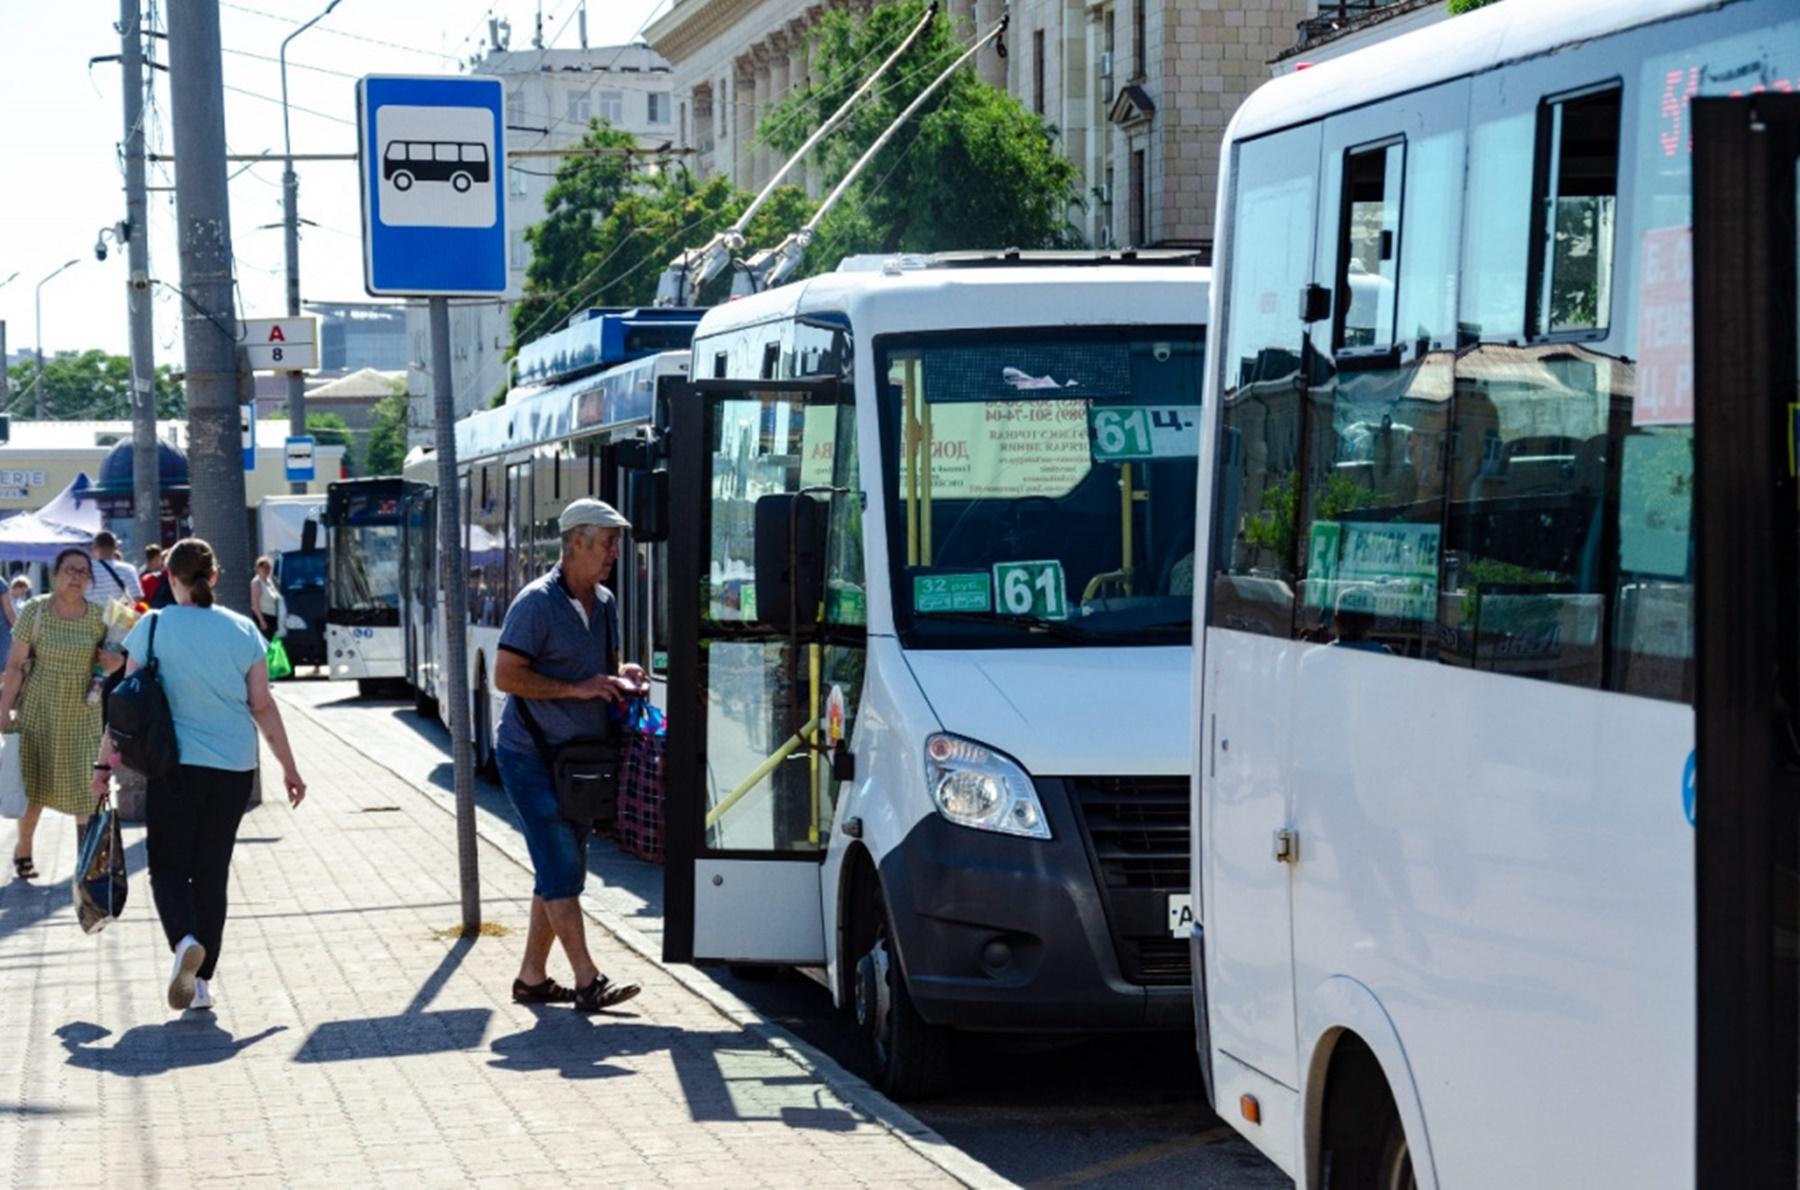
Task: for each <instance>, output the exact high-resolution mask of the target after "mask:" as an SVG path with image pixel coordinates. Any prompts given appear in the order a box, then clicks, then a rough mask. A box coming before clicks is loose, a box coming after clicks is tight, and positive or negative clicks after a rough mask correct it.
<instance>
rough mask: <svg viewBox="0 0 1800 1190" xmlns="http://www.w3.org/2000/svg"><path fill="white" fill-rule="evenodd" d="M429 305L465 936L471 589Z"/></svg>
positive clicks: (476, 916) (446, 370) (446, 385)
mask: <svg viewBox="0 0 1800 1190" xmlns="http://www.w3.org/2000/svg"><path fill="white" fill-rule="evenodd" d="M430 301H431V404H432V412H433V421H434V423H435V424H434V427H433V434H434V436H435V438H436V441H437V524H438V567H439V570H438V576H439V579H440V580H441V582H442V584H443V588H444V668H443V671H442V678H443V683H444V684H443V686H442V687H440V688H441V689H444V690H446V692H447V693H446V695H445V702H444V704H443V705H444V706H445V707H446V709H448V710H449V712H450V717H449V718H450V755H451V757H452V759H453V760H454V762H455V766H454V767H455V772H456V861H457V869H458V872H459V875H460V877H461V882H462V925H463V935H464V936H465V937H469V936H472V935H473V934H474V933H475V931H477V930H479V929H480V928H481V874H480V872H479V871H478V870H477V865H476V857H475V772H474V766H473V758H472V756H471V755H470V752H469V642H468V624H469V587H468V583H467V581H466V576H467V574H468V570H467V568H466V567H464V565H463V557H462V536H461V534H460V533H459V532H458V530H459V529H460V528H461V526H462V489H461V488H460V487H459V486H458V483H457V476H456V404H455V400H454V397H453V395H452V393H451V389H450V300H449V299H448V298H442V297H434V298H432V299H430Z"/></svg>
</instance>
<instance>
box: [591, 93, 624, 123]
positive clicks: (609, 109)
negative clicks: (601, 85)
mask: <svg viewBox="0 0 1800 1190" xmlns="http://www.w3.org/2000/svg"><path fill="white" fill-rule="evenodd" d="M594 114H595V115H596V116H599V117H600V118H601V119H602V120H606V121H609V122H611V123H613V124H623V123H624V122H625V93H624V92H623V91H599V92H596V93H595V95H594Z"/></svg>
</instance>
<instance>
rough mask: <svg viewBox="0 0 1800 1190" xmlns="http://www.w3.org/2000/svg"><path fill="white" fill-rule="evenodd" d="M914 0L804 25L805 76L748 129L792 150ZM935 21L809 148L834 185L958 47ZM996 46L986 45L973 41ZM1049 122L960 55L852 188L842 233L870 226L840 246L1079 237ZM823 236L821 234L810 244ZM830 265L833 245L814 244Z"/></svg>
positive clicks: (1010, 243)
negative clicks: (797, 89) (856, 205)
mask: <svg viewBox="0 0 1800 1190" xmlns="http://www.w3.org/2000/svg"><path fill="white" fill-rule="evenodd" d="M924 11H925V5H924V0H901V2H899V3H893V4H883V5H880V6H878V7H876V8H875V9H874V10H873V11H871V12H870V13H869V14H868V15H867V16H866V17H864V18H862V19H861V20H858V19H856V18H855V17H853V16H851V14H850V13H849V12H846V11H844V10H841V9H838V10H828V11H827V12H826V14H825V16H824V19H823V20H822V21H821V22H820V23H819V25H818V26H817V27H816V28H815V30H814V32H813V39H814V44H813V54H814V58H813V85H812V87H810V88H809V89H808V90H806V91H804V92H801V93H799V94H796V95H794V96H792V97H791V98H789V99H788V100H787V101H786V102H784V103H781V104H779V105H777V106H776V107H775V109H774V110H773V111H772V112H770V114H769V115H768V117H767V118H766V119H764V120H763V122H762V125H761V127H760V129H759V133H758V134H759V136H760V137H761V138H762V139H763V140H764V141H765V142H767V143H768V144H770V145H773V146H774V147H775V148H776V149H778V150H780V151H781V152H783V153H791V152H793V151H794V150H795V149H798V148H799V147H800V145H801V144H802V143H803V142H804V141H805V139H806V137H807V136H809V135H810V134H811V133H812V131H813V129H815V128H817V127H818V126H819V125H820V124H822V123H823V122H824V121H825V120H826V119H827V118H829V117H830V115H831V114H832V113H833V112H835V111H836V110H837V109H838V108H839V107H840V106H842V105H843V103H844V101H845V100H847V99H848V98H849V97H850V95H851V94H852V93H853V92H854V91H855V90H856V88H857V87H858V86H860V85H861V84H862V82H863V80H864V78H865V77H866V75H867V74H868V72H869V70H870V69H872V64H873V63H876V62H880V61H882V60H883V59H884V58H885V57H886V56H887V55H888V54H889V53H891V52H892V51H893V48H894V47H895V46H897V45H898V44H899V43H900V42H901V41H902V40H904V39H905V37H906V35H907V33H908V32H909V31H910V30H911V29H912V28H913V26H914V25H916V24H917V23H918V21H919V18H920V17H921V16H922V15H923V14H924ZM962 32H965V31H964V30H957V29H953V28H952V26H951V23H950V22H949V21H948V20H945V19H941V18H940V19H938V20H935V21H933V22H932V24H931V26H930V27H929V28H928V29H927V30H926V31H925V33H924V35H923V36H921V37H920V38H919V40H918V41H917V42H916V43H914V45H913V46H912V48H911V49H910V50H908V51H907V53H906V56H905V57H903V58H901V59H900V60H899V61H898V62H896V63H895V64H894V66H893V67H892V68H891V69H890V70H889V71H888V73H887V75H886V76H884V77H883V79H882V80H881V82H879V83H878V84H876V86H875V89H874V91H873V92H872V93H871V94H870V95H869V96H867V97H866V98H865V99H864V100H863V101H862V103H860V104H859V105H858V106H857V108H856V110H855V111H854V113H853V114H852V115H851V116H850V118H849V120H848V121H846V123H845V125H844V127H843V128H841V129H839V130H838V131H837V132H835V133H833V134H832V135H831V136H829V137H827V138H826V140H825V141H824V143H823V145H822V146H821V148H820V150H817V151H818V152H819V153H820V154H821V157H822V162H823V167H824V170H825V176H826V177H827V179H829V180H830V181H831V182H832V183H834V184H835V183H836V182H837V181H838V180H839V179H841V178H842V177H843V176H844V175H845V173H847V172H848V170H849V169H850V167H851V165H852V164H853V163H854V162H855V161H856V160H857V159H858V158H859V157H861V156H862V155H863V153H864V152H865V151H867V150H868V148H869V147H870V146H871V145H873V144H874V143H875V141H876V139H877V138H879V137H880V135H881V134H882V132H883V131H884V130H885V129H886V128H887V127H888V126H889V125H890V124H891V123H893V121H894V119H895V118H896V117H898V116H899V114H900V113H901V112H902V111H903V110H905V108H906V107H907V105H908V104H910V103H911V102H912V101H913V100H914V99H915V98H917V97H918V95H919V93H920V92H921V91H923V90H924V89H925V88H926V87H928V86H929V85H930V84H931V82H932V80H933V79H935V78H937V76H938V75H939V74H940V73H942V71H943V70H944V69H945V68H946V67H947V66H949V65H950V63H952V62H954V61H955V60H956V59H957V58H958V57H959V56H960V55H961V54H962V52H963V50H964V48H965V47H964V45H963V43H962V41H961V40H960V37H959V34H961V33H962ZM981 52H982V53H983V54H991V53H994V52H996V51H995V49H994V48H993V46H992V45H989V46H988V47H986V48H984V49H983V50H982V51H981ZM1057 139H1058V134H1057V131H1056V129H1055V128H1054V127H1052V126H1051V125H1050V124H1048V123H1046V122H1045V120H1044V119H1043V118H1042V117H1041V116H1038V115H1036V114H1034V113H1032V112H1030V111H1028V110H1026V108H1025V107H1024V105H1022V104H1021V103H1019V101H1018V100H1016V99H1014V98H1013V97H1012V96H1011V95H1008V94H1007V93H1006V92H1005V91H1002V90H998V89H996V88H994V87H990V86H988V85H987V84H985V83H983V82H982V81H981V80H980V79H979V78H978V77H976V73H975V71H974V69H973V66H972V65H969V66H965V67H964V68H963V69H961V70H959V71H958V72H957V73H956V74H954V75H952V76H951V77H950V78H949V79H948V80H947V81H946V82H945V83H944V85H943V86H942V87H940V88H939V89H938V90H937V92H935V93H934V94H933V96H932V97H931V98H930V99H929V100H927V101H926V102H925V104H924V106H923V107H922V108H921V109H920V110H919V112H918V113H916V114H915V115H914V116H913V117H912V119H911V121H910V122H909V123H908V124H907V125H906V126H904V127H902V128H901V129H900V130H899V131H898V132H896V133H895V135H894V137H893V139H892V140H890V141H889V142H888V144H887V146H886V147H885V148H883V149H882V150H881V152H880V154H879V155H878V156H877V157H876V158H875V159H874V160H873V161H871V162H870V163H869V165H868V167H867V168H866V170H865V171H864V173H863V175H862V177H861V178H860V179H859V181H858V182H857V183H856V185H855V187H854V189H855V190H856V191H857V192H858V196H859V199H860V205H861V207H862V217H861V218H860V219H858V220H855V221H853V222H851V223H850V224H849V226H847V227H846V228H844V229H843V230H844V231H845V232H851V233H855V232H860V233H861V234H862V235H866V236H870V237H872V239H873V242H872V243H855V242H854V240H855V239H856V238H857V236H856V235H855V234H850V235H847V236H846V237H845V238H846V241H847V242H846V243H845V245H844V246H845V247H846V248H847V249H849V250H858V249H865V248H873V249H877V250H879V251H883V252H900V251H905V252H941V251H949V250H955V249H963V248H1064V247H1073V246H1076V245H1078V244H1079V243H1081V235H1080V233H1079V232H1078V231H1077V230H1076V228H1075V227H1074V225H1073V224H1071V223H1070V221H1069V213H1070V211H1072V210H1074V209H1077V208H1079V207H1080V206H1082V205H1083V200H1082V197H1081V194H1080V192H1079V190H1078V188H1077V183H1078V182H1079V178H1080V175H1079V172H1078V171H1077V169H1076V167H1075V163H1074V162H1072V161H1070V160H1069V159H1068V158H1067V157H1065V156H1063V155H1062V154H1061V153H1060V152H1059V151H1058V147H1057V143H1056V142H1057ZM831 239H832V237H830V236H828V235H825V234H823V233H822V234H821V236H820V241H821V244H823V245H826V246H829V245H830V244H831ZM819 255H821V256H829V257H831V259H830V261H829V262H827V261H825V260H822V259H821V260H817V261H815V260H813V259H812V258H811V257H810V256H809V259H808V264H809V265H816V266H817V267H822V268H823V267H832V266H833V265H835V264H836V259H837V257H838V256H841V255H843V252H842V251H825V252H822V253H820V254H819Z"/></svg>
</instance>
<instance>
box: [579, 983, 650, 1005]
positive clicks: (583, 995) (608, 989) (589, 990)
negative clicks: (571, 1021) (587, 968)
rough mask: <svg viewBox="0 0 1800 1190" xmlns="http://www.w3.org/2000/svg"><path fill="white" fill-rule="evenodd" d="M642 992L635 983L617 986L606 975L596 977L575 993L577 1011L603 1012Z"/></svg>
mask: <svg viewBox="0 0 1800 1190" xmlns="http://www.w3.org/2000/svg"><path fill="white" fill-rule="evenodd" d="M642 990H643V989H642V988H640V987H638V985H637V984H635V983H627V984H616V983H614V982H613V981H612V980H610V979H608V978H606V976H604V975H596V976H594V982H593V983H590V984H588V985H587V986H586V987H584V988H582V989H581V990H580V991H578V992H576V993H575V1011H576V1012H603V1011H605V1010H606V1009H608V1008H613V1007H616V1006H618V1005H620V1004H623V1003H625V1001H627V1000H629V999H631V998H632V997H633V996H635V995H637V994H638V993H639V992H640V991H642Z"/></svg>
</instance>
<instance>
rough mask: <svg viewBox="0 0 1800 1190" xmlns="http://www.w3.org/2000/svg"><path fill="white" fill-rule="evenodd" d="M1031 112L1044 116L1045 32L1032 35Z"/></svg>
mask: <svg viewBox="0 0 1800 1190" xmlns="http://www.w3.org/2000/svg"><path fill="white" fill-rule="evenodd" d="M1031 110H1032V111H1034V112H1036V113H1037V114H1038V115H1040V116H1041V115H1043V114H1044V31H1043V30H1042V29H1039V30H1037V31H1036V32H1035V33H1033V34H1032V35H1031Z"/></svg>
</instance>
